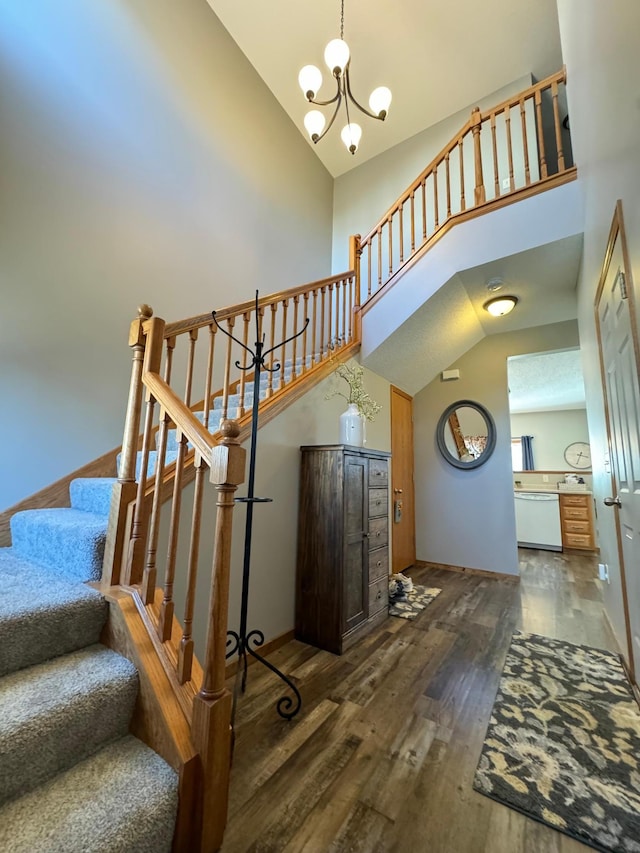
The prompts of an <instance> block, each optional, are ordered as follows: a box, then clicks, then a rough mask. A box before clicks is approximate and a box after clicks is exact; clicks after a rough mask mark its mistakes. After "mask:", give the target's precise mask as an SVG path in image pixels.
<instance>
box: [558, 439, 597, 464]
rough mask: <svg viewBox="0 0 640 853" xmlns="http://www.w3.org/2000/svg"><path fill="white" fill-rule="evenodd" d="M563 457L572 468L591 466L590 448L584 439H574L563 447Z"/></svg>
mask: <svg viewBox="0 0 640 853" xmlns="http://www.w3.org/2000/svg"><path fill="white" fill-rule="evenodd" d="M564 459H565V462H566V463H567V465H570V466H571V467H572V468H591V448H590V447H589V445H588V444H587V442H586V441H574V442H573V444H569V445H567V447H565V449H564Z"/></svg>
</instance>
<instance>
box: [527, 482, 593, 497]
mask: <svg viewBox="0 0 640 853" xmlns="http://www.w3.org/2000/svg"><path fill="white" fill-rule="evenodd" d="M513 491H514V492H515V493H516V494H518V492H536V493H537V494H543V495H544V494H547V495H592V494H593V492H592V491H591V490H590V489H559V488H558V487H557V486H556V487H555V488H554V486H552V485H551V483H549V484H548V485H547V484H546V483H545V484H544V485H542V486H538V485H531V486H514V487H513Z"/></svg>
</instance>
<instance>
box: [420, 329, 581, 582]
mask: <svg viewBox="0 0 640 853" xmlns="http://www.w3.org/2000/svg"><path fill="white" fill-rule="evenodd" d="M577 343H578V330H577V324H576V322H575V321H573V320H571V321H567V322H565V323H554V324H551V325H547V326H537V327H535V328H532V329H522V330H520V331H517V332H510V333H505V334H502V335H491V336H489V337H486V338H484V339H483V340H482V341H480V343H478V344H476V346H475V347H473V348H472V349H471V350H469V352H468V353H466V354H465V355H464V356H462V358H460V359H458V361H456V362H455V363H454V364H451V365H450V367H451V368H457V369H459V370H460V379H458V380H455V381H449V382H442V381H441V380H440V377H438V378H436V379H434V380H433V382H431V383H430V384H429V385H427V386H426V388H424V389H423V390H422V391H420V393H418V394H416V396H415V397H414V408H413V417H414V441H415V477H414V480H415V490H416V551H417V558H418V559H419V560H427V561H429V562H434V563H446V564H448V565H453V566H463V567H465V568H475V569H483V570H485V571H493V572H503V573H506V574H517V573H518V553H517V546H516V531H515V511H514V506H513V472H512V470H511V428H510V422H509V400H508V396H509V395H508V387H507V358H508V357H509V356H511V355H518V354H523V353H527V352H542V351H544V350H554V349H559V348H561V347H567V346H575V345H577ZM456 400H473V401H475V402H477V403H481V404H482V405H483V406H485V408H486V409H488V410H489V412H490V413H491V415H492V416H493V418H494V420H495V423H496V431H497V441H496V448H495V451H494V453H493V454H492V456H491V457H490V458H489V460H488V461H487V462H486V463H485V464H484V465H481V466H480V467H479V468H475V469H473V470H470V471H465V470H460V469H458V468H454V467H453V466H452V465H450V464H449V463H448V462H446V461H445V460H444V459H443V458H442V456H441V454H440V452H439V450H438V447H437V444H436V426H437V423H438V420H439V418H440V415H441V414H442V412H443V411H444V410H445V409H446V408H447V406H449V405H450V404H451V403H454V402H455V401H456Z"/></svg>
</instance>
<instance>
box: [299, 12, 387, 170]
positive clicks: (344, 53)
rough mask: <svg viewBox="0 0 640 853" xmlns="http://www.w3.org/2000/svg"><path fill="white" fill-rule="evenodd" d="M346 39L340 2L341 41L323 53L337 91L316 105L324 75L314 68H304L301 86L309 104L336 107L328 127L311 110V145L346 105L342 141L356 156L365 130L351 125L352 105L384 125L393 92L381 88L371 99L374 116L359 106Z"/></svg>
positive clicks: (306, 122) (307, 118)
mask: <svg viewBox="0 0 640 853" xmlns="http://www.w3.org/2000/svg"><path fill="white" fill-rule="evenodd" d="M343 36H344V0H342V2H341V15H340V38H338V39H333V40H332V41H330V42H329V44H328V45H327V46H326V48H325V50H324V61H325V62H326V63H327V67H328V68H329V71H330V72H331V74H332V75H333V77H334V79H335V81H336V86H337V91H336V94H335V95H334V96H333V98H330V99H329V100H328V101H317V100H316V95H317V94H318V90H319V89H320V86H322V72H321V71H320V69H319V68H316V67H315V65H305V66H304V68H303V69H302V70H301V71H300V74H298V83H299V84H300V88H301V89H302V91H303V93H304V96H305V98H306V99H307V101H309V103H310V104H315V105H316V106H318V107H328V106H329V105H330V104H335V105H336V108H335V110H334V111H333V115H332V116H331V118H330V119H329V124H327V126H326V127H325V121H326V120H325V117H324V115H323V114H322V113H321V112H320V110H311V111H310V112H308V113H307V114H306V116H305V117H304V126H305V128H306V129H307V133H308V134H309V136H310V137H311V140H312V142H314V143H316V142H319V141H320V140H321V139H322V137H323V136H325V135H326V133H327V132H328V131H329V129H330V128H331V125H332V124H333V122H334V121H335V119H336V116H337V115H338V111H339V110H340V105H341V104H342V103H344V106H345V112H346V115H347V123H346V125H345V126H344V127H343V129H342V133H341V134H340V137H341V139H342V141H343V142H344V144H345V145H346V146H347V148H348V150H349V151H350V152H351V153H352V154H355V153H356V151H357V150H358V145H359V143H360V137H361V136H362V128H361V127H360V125H359V124H355V122H352V121H351V117H350V116H349V101H351V103H352V104H353V105H354V106H356V107H357V108H358V109H359V110H360V112H362V113H364V114H365V115H366V116H369V118H375V119H378V120H379V121H384V120H385V118H386V117H387V113H388V111H389V104H390V103H391V92H390V90H389V89H387V87H386V86H379V87H378V88H377V89H374V90H373V92H372V93H371V95H370V97H369V107H370V108H371V112H369V110H367V109H365V108H364V107H363V106H362V105H361V104H359V103H358V102H357V101H356V99H355V98H354V97H353V94H352V92H351V83H350V81H349V65H350V63H351V54H350V52H349V46H348V45H347V43H346V41H345V40H344V38H343Z"/></svg>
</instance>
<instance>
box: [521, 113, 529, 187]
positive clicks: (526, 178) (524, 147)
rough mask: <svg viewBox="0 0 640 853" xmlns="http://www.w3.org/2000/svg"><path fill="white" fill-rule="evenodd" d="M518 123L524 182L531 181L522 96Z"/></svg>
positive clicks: (525, 116) (526, 184)
mask: <svg viewBox="0 0 640 853" xmlns="http://www.w3.org/2000/svg"><path fill="white" fill-rule="evenodd" d="M520 124H521V125H522V150H523V152H524V183H525V186H527V187H528V186H529V184H530V183H531V172H530V170H529V145H528V143H527V114H526V112H525V104H524V98H520Z"/></svg>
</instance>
